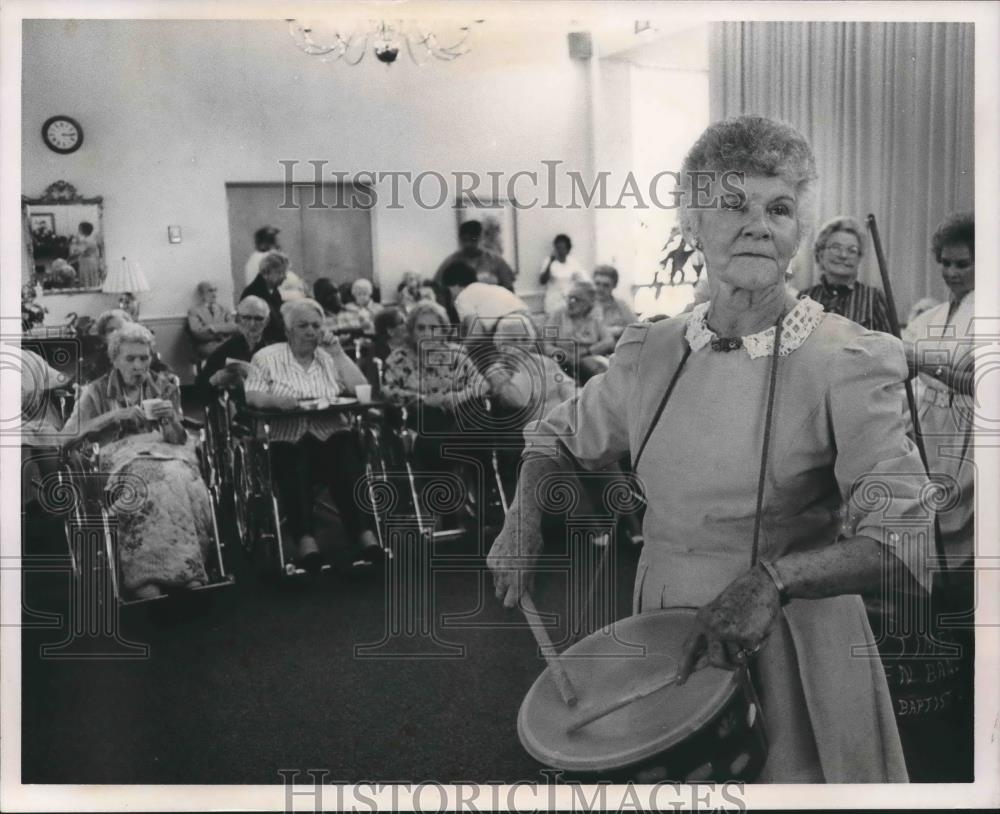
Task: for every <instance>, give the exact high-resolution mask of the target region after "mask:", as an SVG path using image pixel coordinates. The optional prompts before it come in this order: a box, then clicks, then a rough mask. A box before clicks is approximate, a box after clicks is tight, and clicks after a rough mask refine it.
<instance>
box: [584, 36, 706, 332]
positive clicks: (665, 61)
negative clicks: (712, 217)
mask: <svg viewBox="0 0 1000 814" xmlns="http://www.w3.org/2000/svg"><path fill="white" fill-rule="evenodd" d="M678 29H680V30H678ZM601 73H602V79H603V81H602V85H601V89H602V93H603V96H604V99H605V102H606V111H605V115H602V116H601V117H600V122H599V139H598V156H599V158H598V163H599V164H600V166H601V167H602V168H606V169H608V170H610V171H611V172H612V173H613V174H616V175H617V176H618V177H621V175H622V174H624V173H627V172H628V171H631V172H632V174H633V175H634V177H635V179H636V180H637V182H638V188H639V189H640V190H641V192H642V194H643V195H644V196H645V198H644V204H645V206H644V207H641V208H640V207H635V208H629V209H627V210H618V211H614V210H607V211H602V212H599V213H598V215H597V248H598V262H607V263H611V264H612V265H614V266H616V267H617V268H618V270H619V272H620V274H621V279H622V282H621V285H620V288H619V292H620V293H621V294H623V295H624V294H626V293H628V292H629V291H630V290H631V287H632V286H636V285H644V284H649V283H650V282H651V281H652V278H653V275H654V273H655V272H656V271H657V269H658V268H659V260H660V258H661V257H662V255H663V251H662V249H663V245H664V243H666V239H667V236H668V235H669V233H670V229H671V227H672V226H673V225H674V223H675V222H676V214H677V213H676V211H675V210H673V209H666V208H662V206H661V205H665V206H669V205H670V204H671V202H672V200H673V199H672V196H671V194H670V193H671V191H672V189H673V180H672V178H670V177H664V178H663V179H662V180H660V181H659V182H655V183H654V182H653V180H652V179H654V178H655V177H656V175H657V174H658V173H660V172H663V171H672V172H679V171H680V168H681V163H682V161H683V160H684V156H685V155H686V153H687V151H688V150H689V149H690V147H691V145H692V144H693V143H694V141H695V139H697V137H698V136H699V135H700V134H701V132H702V131H703V130H704V129H705V127H706V126H707V125H708V123H709V97H708V26H707V25H704V24H701V25H694V24H686V25H678V26H673V27H672V28H671V29H670V30H669V33H664V34H661V35H659V36H658V37H657V38H656V39H655V40H654V41H652V42H649V43H648V44H644V45H640V46H638V47H635V48H631V49H629V50H627V51H624V52H621V53H619V54H615V55H614V56H613V57H611V58H609V59H606V60H603V61H602V64H601ZM612 186H614V185H613V184H612ZM651 186H655V194H656V197H657V201H658V202H659V203H657V201H654V200H653V195H652V194H651V193H650V187H651ZM647 293H648V292H642V295H643V296H641V297H640V298H639V299H641V300H642V302H640V301H639V300H637V302H636V305H637V307H639V308H640V313H641V312H642V311H644V310H649V311H650V312H654V311H655V312H660V313H670V314H674V313H677V312H678V311H679V310H681V308H683V306H684V305H685V304H686V303H687V301H688V300H689V299H690V297H689V296H688V295H689V294H690V291H689V290H687V289H685V291H683V292H674V291H667V290H664V291H663V292H662V293H661V295H660V300H659V301H657V302H656V303H646V302H645V300H646V299H648V298H646V297H645V296H644V295H645V294H647ZM678 293H680V294H682V296H681V297H680V298H679V299H678V297H676V296H673V295H675V294H678ZM668 300H669V301H668ZM647 306H648V307H647Z"/></svg>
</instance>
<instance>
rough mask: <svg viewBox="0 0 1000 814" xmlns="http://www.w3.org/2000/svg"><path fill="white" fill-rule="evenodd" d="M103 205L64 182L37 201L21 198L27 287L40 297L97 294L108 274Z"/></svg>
mask: <svg viewBox="0 0 1000 814" xmlns="http://www.w3.org/2000/svg"><path fill="white" fill-rule="evenodd" d="M103 200H104V199H103V198H101V197H97V198H85V197H83V196H82V195H79V194H78V193H77V191H76V188H75V187H74V186H73V185H72V184H68V183H66V182H65V181H56V182H55V183H54V184H52V185H51V186H49V188H48V189H46V190H45V193H44V194H43V195H42V196H41V197H40V198H28V197H22V198H21V206H22V210H23V213H24V220H25V231H26V233H27V236H28V237H29V238H30V241H31V245H30V250H31V266H32V270H33V274H34V279H33V280H31V282H32V283H38V284H39V285H41V287H42V290H43V291H44V292H46V293H60V294H62V293H72V292H78V291H99V290H100V288H101V283H103V282H104V275H105V273H106V263H105V257H104V223H103V220H102V215H103V208H104V207H103ZM27 248H28V247H26V249H27Z"/></svg>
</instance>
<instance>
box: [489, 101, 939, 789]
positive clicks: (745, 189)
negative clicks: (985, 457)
mask: <svg viewBox="0 0 1000 814" xmlns="http://www.w3.org/2000/svg"><path fill="white" fill-rule="evenodd" d="M734 173H742V176H736V177H742V183H741V184H740V185H739V189H736V190H733V189H729V188H727V185H728V184H729V182H730V181H731V180H732V178H733V177H734ZM706 177H708V178H711V179H712V180H711V189H710V194H709V195H708V196H707V199H708V200H709V201H710V202H711V203H712V206H710V207H708V208H702V207H699V208H695V206H694V204H693V202H692V201H693V189H694V185H695V182H696V180H697V179H703V178H706ZM815 177H816V170H815V160H814V158H813V154H812V150H811V148H810V147H809V145H808V144H807V143H806V141H805V140H804V139H803V138H802V136H801V135H800V134H799V133H798V132H796V131H795V130H793V129H792V128H791V127H789V126H787V125H785V124H781V123H778V122H774V121H771V120H768V119H764V118H761V117H758V116H744V117H740V118H737V119H732V120H727V121H721V122H717V123H714V124H712V125H710V126H709V127H708V129H707V130H706V131H705V132H704V133H703V134H702V135H701V137H700V138H699V139H698V141H697V142H696V143H695V145H694V147H693V148H692V149H691V151H690V152H689V153H688V155H687V158H686V159H685V161H684V164H683V166H682V170H681V174H680V190H679V193H680V202H681V222H682V225H683V227H684V230H685V235H686V236H687V238H688V239H689V240H690V241H691V242H692V243H693V244H695V245H697V246H700V247H701V250H702V252H703V253H704V256H705V260H706V271H707V274H708V280H709V285H710V289H711V295H710V298H709V300H708V302H705V303H702V304H700V305H698V306H696V307H695V308H694V310H693V311H692V312H691V313H689V314H684V315H682V316H678V317H675V318H672V319H666V320H663V321H660V322H657V323H655V324H639V325H635V326H630V327H629V328H627V329H626V330H625V333H624V334H623V335H622V338H621V340H620V341H619V343H618V346H617V348H616V350H615V354H614V357H613V359H612V361H611V366H610V369H609V370H608V371H607V373H605V374H603V375H600V376H596V377H594V378H593V379H591V380H590V381H589V382H588V383H587V384H586V386H584V387H583V389H582V390H581V392H580V394H579V396H578V397H577V398H576V399H574V400H573V401H571V402H567V403H564V404H562V405H560V406H559V407H557V408H556V409H554V410H553V411H552V412H551V413H549V414H548V415H547V416H546V417H545V418H544V419H543V420H542V421H541V422H540V424H538V425H537V426H535V427H532V428H530V429H531V431H530V433H527V432H526V437H527V439H528V441H529V446H528V449H527V450H526V453H525V458H524V463H523V466H522V470H521V478H520V482H519V484H518V491H517V494H516V497H515V499H514V502H513V504H512V506H511V508H510V511H509V513H508V516H507V522H506V525H505V526H504V529H503V531H502V533H501V534H500V536H499V537H498V538H497V540H496V542H495V544H494V546H493V550H492V551H491V553H490V556H489V558H488V562H489V564H490V566H491V568H492V569H493V570H494V572H495V581H496V592H497V596H498V597H499V598H501V599H503V601H504V604H505V605H507V606H508V607H512V606H514V605H515V604H517V602H518V601H519V599H520V597H521V595H522V592H523V591H524V590H525V588H526V587H527V586H528V585H529V584H530V578H529V577H530V573H531V571H532V570H533V569H534V568H535V567H536V562H537V558H538V556H539V553H540V551H541V535H540V533H539V532H538V528H539V525H540V519H541V517H542V516H543V511H542V506H541V505H540V498H539V494H538V491H537V489H538V487H539V484H540V483H542V479H543V478H546V477H548V473H550V472H552V471H558V468H559V467H560V466H561V465H562V461H561V460H560V459H561V458H563V457H564V456H566V457H568V459H569V460H570V462H571V463H573V464H575V465H578V466H582V467H584V468H586V469H595V468H598V467H601V466H603V465H605V464H606V463H608V462H609V461H613V460H618V459H620V458H621V457H622V456H624V455H626V454H628V455H630V456H631V458H632V461H633V465H634V468H635V471H636V475H637V477H638V479H639V481H640V482H641V483H642V484H643V487H644V491H645V499H646V506H647V508H646V513H645V518H644V528H643V531H644V535H645V539H646V545H645V546H644V548H643V551H642V556H641V559H640V562H639V567H638V572H637V576H636V588H635V597H634V605H633V606H634V611H635V612H636V613H645V612H649V611H656V610H658V609H660V608H662V607H664V606H668V605H669V606H678V607H681V606H687V607H697V608H700V610H698V611H697V614H696V615H695V616H694V619H693V620H692V627H691V628H690V629H689V630H688V632H685V633H684V634H682V635H681V640H682V641H684V646H683V650H682V651H681V652H680V653H678V656H679V669H678V675H679V680H680V686H678V687H672V688H670V689H669V690H667V692H676V693H677V694H678V695H680V696H683V695H684V693H685V692H686V691H687V689H688V688H687V687H685V686H683V685H684V684H685V683H686V682H687V680H688V678H689V676H690V674H691V672H692V671H693V670H699V671H700V670H701V669H702V668H703V667H704V666H707V665H708V664H711V665H712V666H714V667H717V668H720V669H734V668H737V667H742V666H748V667H749V673H748V676H749V678H750V679H751V680H752V682H753V684H754V685H755V686H756V689H757V693H758V697H759V701H760V710H761V713H762V715H763V722H764V724H765V726H766V728H767V738H768V744H769V754H768V757H767V760H766V763H765V764H764V766H763V771H762V774H760V776H759V778H758V779H759V780H760V781H762V782H773V783H780V782H824V781H825V782H829V783H850V782H853V783H860V782H889V781H900V782H903V781H905V780H906V778H907V774H906V766H905V763H904V759H903V752H902V748H901V744H900V740H899V736H898V732H897V729H896V723H895V720H894V717H893V710H892V703H891V699H890V696H889V691H888V686H887V684H886V679H885V674H884V672H883V670H882V669H881V666H880V664H879V662H878V660H877V658H874V656H875V654H876V650H875V646H874V637H873V635H872V631H871V628H870V627H869V624H868V620H867V618H866V615H865V611H864V605H863V602H862V599H861V597H860V596H859V595H858V594H859V593H860V592H862V591H871V590H877V589H878V588H879V586H880V585H881V584H882V580H883V579H885V578H886V569H887V568H893V569H900V568H902V566H903V565H905V566H906V567H907V568H909V569H910V571H911V572H912V575H913V577H915V578H916V579H917V580H919V581H920V583H921V584H922V585H924V586H926V585H927V584H928V573H927V571H926V567H925V565H924V562H925V560H924V559H923V557H924V556H926V552H924V551H923V549H922V548H921V547H920V546H919V545H918V543H917V538H918V537H919V536H920V535H922V534H923V533H924V532H925V531H926V530H927V526H928V525H929V523H930V518H929V517H928V516H927V511H926V509H925V507H924V506H922V505H921V502H920V494H921V490H922V489H924V488H925V487H926V485H927V478H926V474H925V473H924V471H923V467H922V465H921V462H920V457H919V454H918V453H917V450H916V447H915V446H914V445H913V443H912V442H911V441H910V440H909V439H908V438H907V436H906V427H905V424H904V421H903V416H902V403H903V380H904V379H905V378H906V375H907V369H906V359H905V357H904V354H903V349H902V346H901V343H900V342H899V341H898V340H897V339H894V338H893V337H891V336H889V335H886V334H882V333H877V332H872V331H866V330H865V329H863V328H862V327H861V326H859V325H857V324H856V323H853V322H851V321H849V320H847V319H844V318H843V317H840V316H837V315H835V314H828V313H825V312H824V311H823V308H822V306H820V305H819V304H818V303H816V302H814V301H813V300H810V299H801V300H795V299H794V298H792V297H790V296H789V295H788V293H787V291H786V289H785V270H786V268H787V267H788V263H789V261H790V260H791V258H792V256H793V255H794V254H795V252H796V250H797V248H798V246H799V243H800V241H801V240H802V238H803V235H804V234H805V233H806V226H807V223H808V220H807V211H808V206H807V204H808V201H809V197H810V188H811V184H812V181H813V179H814V178H815ZM698 183H702V182H700V181H699V182H698ZM705 199H706V196H704V195H701V196H700V201H699V203H703V202H704V201H705ZM765 439H767V440H766V442H765ZM765 443H766V444H767V445H766V446H765ZM763 450H768V453H767V455H766V456H764V455H763V454H762V451H763ZM665 473H669V476H667V475H665ZM870 483H876V484H878V485H879V486H880V487H881V488H880V491H879V494H880V499H879V500H877V501H873V500H871V499H870V496H865V495H864V494H863V493H864V492H865V485H866V484H870ZM883 491H884V493H885V500H884V501H883V500H881V495H882V493H883ZM845 504H850V508H851V512H850V517H851V526H850V530H849V534H848V536H845V535H844V525H843V523H842V508H843V507H844V505H845ZM897 522H899V523H901V524H905V525H907V526H909V527H911V528H912V525H911V524H916V525H918V526H920V527H921V528H922V529H923V530H922V531H920V532H919V533H916V532H915V533H913V534H912V535H911V534H905V535H904V534H899V533H898V532H897V531H896V530H895V529H894V528H893V525H894V524H895V523H897ZM894 578H898V577H897V576H895V575H894ZM866 646H867V648H868V650H867V653H868V654H870V656H872V657H859V656H858V652H859V650H858V649H859V648H864V647H866ZM694 678H695V677H692V680H693V679H694ZM697 679H698V680H697V681H693V684H694V686H693V688H692V692H697V690H698V687H699V686H700V687H702V688H704V687H705V684H704V683H702V682H704V681H705V680H706V679H705V677H703V676H698V677H697ZM578 689H579V688H578ZM688 697H690V695H689V696H688ZM661 706H662V705H661ZM667 706H669V705H667Z"/></svg>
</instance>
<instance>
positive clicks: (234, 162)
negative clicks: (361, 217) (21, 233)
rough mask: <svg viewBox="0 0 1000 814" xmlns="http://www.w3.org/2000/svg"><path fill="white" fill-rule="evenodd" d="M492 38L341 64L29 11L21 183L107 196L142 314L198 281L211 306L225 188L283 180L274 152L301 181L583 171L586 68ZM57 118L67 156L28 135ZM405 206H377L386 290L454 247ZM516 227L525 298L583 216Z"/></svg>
mask: <svg viewBox="0 0 1000 814" xmlns="http://www.w3.org/2000/svg"><path fill="white" fill-rule="evenodd" d="M490 36H491V32H490V31H489V30H488V27H486V29H485V30H484V32H483V34H482V35H481V36H480V37H479V39H478V41H477V42H476V43H475V46H474V48H473V51H472V53H470V54H468V55H466V56H464V57H462V58H461V59H459V60H458V61H456V62H453V63H437V62H435V63H432V64H428V65H426V66H425V67H422V68H418V67H416V66H414V65H412V64H409V62H408V60H407V59H406V57H404V56H401V57H400V61H399V62H398V63H397V64H395V65H393V66H391V67H387V66H383V65H381V64H379V63H376V62H374V61H371V62H369V59H370V57H369V58H368V59H366V60H365V63H362V64H361V65H359V66H357V67H349V66H347V65H343V64H337V63H333V64H322V63H320V62H319V61H318V60H316V59H314V58H311V57H307V56H306V55H304V54H302V53H301V52H299V51H298V50H296V49H295V47H294V46H293V44H292V41H291V39H290V38H289V36H288V33H287V28H286V26H285V24H284V23H282V22H281V21H277V20H276V21H274V22H195V21H96V20H95V21H62V22H61V21H38V20H36V21H28V22H26V23H25V26H24V46H23V53H24V57H23V105H22V106H23V113H22V115H23V119H22V134H23V135H22V192H23V193H24V194H27V195H32V196H34V195H40V194H41V193H42V192H43V191H44V189H45V188H46V187H47V186H48V185H49V184H50V183H52V182H53V181H55V180H57V179H63V180H66V181H68V182H70V183H72V184H73V185H75V186H76V187H77V190H78V191H79V192H80V193H81V194H83V195H88V196H91V195H103V196H104V205H105V210H104V234H105V245H106V251H107V256H108V257H109V258H110V257H115V256H121V255H123V254H124V255H127V256H129V257H132V258H134V259H136V260H138V261H140V263H141V264H142V266H143V269H144V270H145V271H146V273H147V276H149V277H150V279H151V282H152V284H153V286H154V290H153V291H151V292H150V293H148V294H145V295H143V305H142V310H143V315H144V316H149V317H162V316H171V315H178V314H182V313H184V312H185V311H186V309H187V307H188V305H189V303H190V299H191V294H192V291H193V288H194V286H195V285H196V284H197V282H198V281H199V280H202V279H205V278H212V279H215V280H217V281H218V282H219V284H220V288H221V292H220V293H221V296H222V297H223V298H226V297H228V296H229V294H230V293H231V292H230V291H229V289H230V286H231V281H230V267H231V258H230V250H229V238H228V220H227V213H226V193H225V184H226V182H228V181H252V182H274V181H280V180H282V179H283V174H282V168H281V167H280V165H279V164H278V163H277V162H278V160H279V159H297V160H299V161H300V162H302V163H303V168H302V169H303V172H302V174H301V177H302V178H303V179H307V180H311V178H312V176H311V172H312V170H311V168H310V167H309V166H308V165H305V162H306V161H308V160H310V159H317V160H319V159H325V160H327V161H328V162H329V165H328V167H329V169H330V170H331V171H333V170H343V171H347V172H351V173H354V172H359V171H363V170H375V171H379V170H382V171H389V170H392V171H409V172H412V173H414V174H417V173H419V172H422V171H425V170H433V171H437V172H440V173H443V174H446V175H448V174H450V173H452V172H454V171H469V172H486V171H499V172H502V173H504V174H505V177H509V176H510V175H512V174H513V173H514V172H516V171H518V170H522V169H524V170H535V171H541V170H543V167H542V165H541V163H540V162H541V161H542V160H543V159H559V160H562V161H564V162H565V168H566V169H577V170H583V169H584V168H585V167H586V166H587V164H588V161H589V160H590V157H589V153H590V147H589V136H588V134H587V127H588V113H587V98H588V93H589V91H588V79H587V71H588V69H587V64H586V63H584V62H577V61H573V60H571V59H570V57H569V56H568V51H567V47H566V40H565V33H564V32H563V31H561V30H559V29H558V28H554V27H545V26H521V27H519V28H518V29H517V31H516V32H512V31H509V30H503V28H502V26H500V27H494V30H493V32H492V36H493V37H494V38H495V41H491V39H490ZM511 43H516V48H515V47H513V46H512V45H511ZM491 45H493V46H496V47H491ZM57 113H62V114H67V115H70V116H72V117H74V118H76V119H77V120H78V121H79V122H80V123H81V124H82V126H83V128H84V131H85V143H84V145H83V147H82V148H81V149H80V150H79V151H78V152H76V153H74V154H72V155H69V156H60V155H57V154H55V153H53V152H51V151H49V150H48V149H47V148H46V147H45V146H44V145H43V143H42V141H41V138H40V128H41V124H42V122H43V121H44V120H45V119H46V118H48V117H49V116H52V115H55V114H57ZM560 183H561V184H562V183H563V182H562V180H561V181H560ZM567 188H568V185H563V186H562V187H561V192H560V195H565V194H566V189H567ZM432 189H433V188H432V187H427V190H428V191H431V190H432ZM450 199H451V196H450V195H449V200H450ZM401 202H402V203H403V204H404V206H405V208H404V209H402V210H390V209H387V208H386V207H385V203H384V202H382V203H380V205H379V206H378V207H377V208H376V211H375V213H374V231H375V235H374V240H375V247H374V248H375V252H374V257H375V267H376V274H377V275H378V277H379V281H380V282H381V283H382V285H383V287H384V288H386V289H394V288H395V285H396V283H397V282H398V280H399V277H400V275H401V273H402V271H403V270H404V269H407V268H414V269H416V270H418V271H420V272H422V273H424V274H429V273H432V272H433V271H434V270H435V268H436V267H437V265H438V263H439V262H440V260H441V259H443V257H444V256H445V255H446V254H448V253H449V252H450V251H453V250H454V248H455V223H456V221H455V215H454V212H453V211H452V209H451V207H450V206H447V207H444V208H441V209H435V210H425V209H421V208H419V207H417V206H415V205H414V204H413V203H412V201H410V200H409V199H408V198H407V197H403V198H402V199H401ZM168 224H179V225H180V226H181V227H182V229H183V238H184V239H183V243H181V244H179V245H171V244H170V243H168V241H167V228H166V227H167V225H168ZM518 232H519V234H518V237H519V246H520V252H519V256H520V265H521V272H522V279H521V280H520V281H519V288H522V289H524V290H530V289H533V288H535V287H536V286H537V278H536V275H537V270H538V267H539V265H540V264H541V261H542V258H543V257H544V256H545V254H546V253H547V252H548V251H549V248H550V242H551V239H552V236H553V235H554V234H556V233H557V232H567V233H569V234H570V235H572V237H573V239H574V245H575V253H576V254H577V256H578V257H579V259H580V260H581V262H584V263H585V264H587V265H590V264H592V263H593V262H594V251H593V225H592V218H591V216H590V215H589V214H588V213H587V212H586V211H584V210H569V209H550V210H546V209H541V208H537V207H536V208H533V209H531V210H528V211H524V212H519V213H518ZM247 242H248V246H247V252H248V253H249V251H250V249H251V246H250V245H249V242H250V238H249V236H248V239H247ZM44 299H45V305H46V306H47V307H48V308H49V311H50V317H49V321H50V322H51V323H57V322H59V321H61V319H62V316H63V315H64V314H65V313H67V312H69V311H73V310H75V311H80V312H85V313H90V312H95V313H96V312H97V311H99V310H102V309H103V308H106V307H109V306H110V305H111V304H113V302H114V301H115V298H114V297H113V296H111V295H102V294H82V295H46V297H45V298H44Z"/></svg>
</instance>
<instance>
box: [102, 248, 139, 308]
mask: <svg viewBox="0 0 1000 814" xmlns="http://www.w3.org/2000/svg"><path fill="white" fill-rule="evenodd" d="M101 290H102V291H104V292H106V293H108V294H120V295H121V296H119V297H118V307H119V308H121V309H122V310H123V311H125V312H127V313H128V314H130V315H131V317H132V319H134V320H135V321H136V322H138V321H139V300H138V299H136V297H135V295H136V294H141V293H142V292H143V291H149V282H148V281H147V280H146V275H145V274H143V273H142V267H141V266H140V265H139V264H138V263H136V262H134V261H132V260H129V259H128V258H125V257H123V258H122V259H121V260H120V261H119V262H117V263H114V264H113V265H112V266H111V268H110V269H108V274H107V276H106V277H105V278H104V285H103V286H101Z"/></svg>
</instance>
